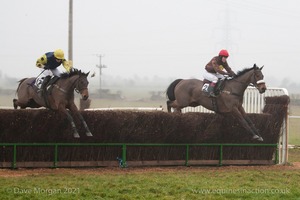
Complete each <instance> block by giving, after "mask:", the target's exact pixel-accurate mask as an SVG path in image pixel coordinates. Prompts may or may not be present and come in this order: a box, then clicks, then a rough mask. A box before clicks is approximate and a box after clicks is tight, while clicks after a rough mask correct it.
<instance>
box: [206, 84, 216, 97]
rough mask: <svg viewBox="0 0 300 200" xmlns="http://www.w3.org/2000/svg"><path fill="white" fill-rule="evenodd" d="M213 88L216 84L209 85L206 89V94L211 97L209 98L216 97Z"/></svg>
mask: <svg viewBox="0 0 300 200" xmlns="http://www.w3.org/2000/svg"><path fill="white" fill-rule="evenodd" d="M215 86H216V83H211V84H210V85H209V86H208V88H207V92H208V94H209V96H211V97H216V95H215Z"/></svg>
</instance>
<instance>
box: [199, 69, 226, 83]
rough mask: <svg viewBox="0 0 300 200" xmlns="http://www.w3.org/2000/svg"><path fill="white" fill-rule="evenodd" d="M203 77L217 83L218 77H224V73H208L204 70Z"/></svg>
mask: <svg viewBox="0 0 300 200" xmlns="http://www.w3.org/2000/svg"><path fill="white" fill-rule="evenodd" d="M203 77H204V78H205V79H207V80H209V81H211V82H213V83H217V82H218V79H219V78H224V75H223V74H219V73H209V72H208V71H206V70H205V72H204V74H203Z"/></svg>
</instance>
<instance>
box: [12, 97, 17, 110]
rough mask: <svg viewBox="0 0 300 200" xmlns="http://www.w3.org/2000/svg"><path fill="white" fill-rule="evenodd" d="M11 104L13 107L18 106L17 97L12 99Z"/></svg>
mask: <svg viewBox="0 0 300 200" xmlns="http://www.w3.org/2000/svg"><path fill="white" fill-rule="evenodd" d="M13 105H14V109H17V108H18V100H17V99H13Z"/></svg>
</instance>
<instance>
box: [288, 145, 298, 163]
mask: <svg viewBox="0 0 300 200" xmlns="http://www.w3.org/2000/svg"><path fill="white" fill-rule="evenodd" d="M288 161H289V163H293V162H300V148H297V149H289V157H288Z"/></svg>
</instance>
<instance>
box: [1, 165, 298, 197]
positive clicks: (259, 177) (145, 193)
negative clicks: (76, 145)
mask: <svg viewBox="0 0 300 200" xmlns="http://www.w3.org/2000/svg"><path fill="white" fill-rule="evenodd" d="M102 170H103V171H102ZM51 171H52V172H51ZM42 172H43V171H42ZM15 173H16V174H18V172H15ZM299 181H300V171H299V170H297V171H296V170H284V169H281V168H278V169H277V168H276V167H275V168H274V169H268V167H262V168H259V167H254V168H252V167H221V168H218V167H215V168H212V167H210V168H205V167H204V168H195V167H193V168H188V167H184V168H183V167H178V168H172V169H169V168H152V169H151V168H150V170H146V169H145V168H142V169H110V170H107V169H97V170H90V171H88V170H74V169H73V170H66V169H56V170H47V172H46V173H45V172H43V173H39V170H38V173H37V172H34V171H33V172H32V173H28V174H27V175H23V176H11V177H0V186H1V187H0V188H1V189H0V195H1V199H47V200H48V199H231V198H235V199H297V198H298V197H299V196H300V188H299V187H298V182H299Z"/></svg>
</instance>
